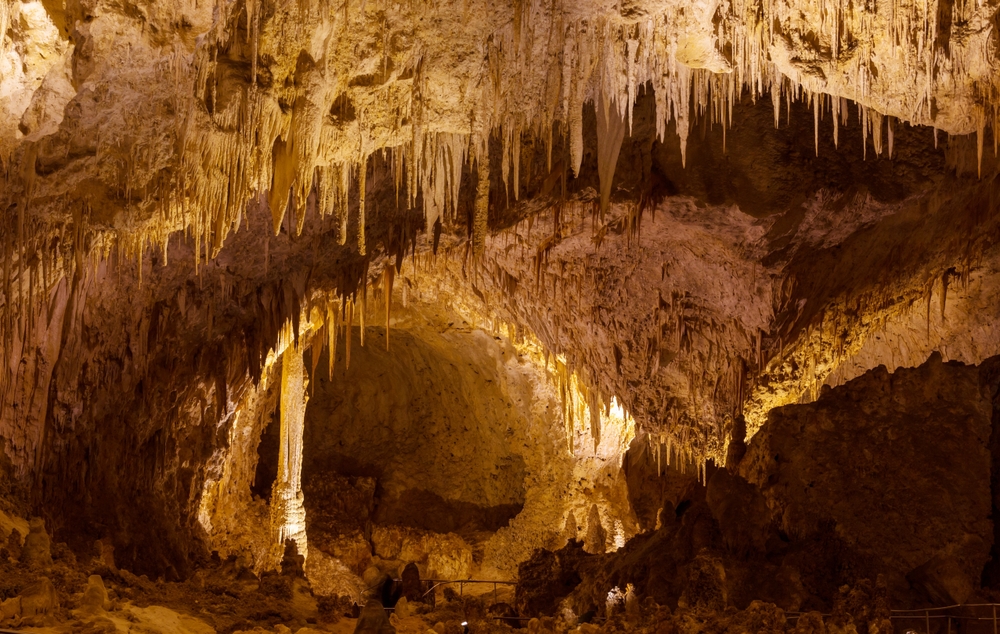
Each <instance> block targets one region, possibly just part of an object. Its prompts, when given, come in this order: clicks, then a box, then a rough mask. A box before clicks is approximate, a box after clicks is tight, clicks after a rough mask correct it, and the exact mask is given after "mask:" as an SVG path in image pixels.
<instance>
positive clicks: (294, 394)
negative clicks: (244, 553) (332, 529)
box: [271, 342, 308, 562]
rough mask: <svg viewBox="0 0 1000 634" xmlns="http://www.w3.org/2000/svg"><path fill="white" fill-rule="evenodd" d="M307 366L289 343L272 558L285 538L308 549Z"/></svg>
mask: <svg viewBox="0 0 1000 634" xmlns="http://www.w3.org/2000/svg"><path fill="white" fill-rule="evenodd" d="M307 382H308V379H306V367H305V363H304V362H303V360H302V351H301V350H299V349H298V348H297V347H296V345H295V344H294V343H291V342H290V343H288V345H287V347H286V348H285V351H284V352H283V353H282V355H281V444H280V447H279V450H278V451H279V453H278V477H277V480H276V481H275V483H274V488H273V489H272V492H271V534H272V535H273V539H274V548H275V555H276V558H275V561H276V562H277V561H280V560H281V556H282V554H283V553H284V544H285V541H286V540H289V539H290V540H292V541H294V542H295V545H296V547H297V548H298V552H299V554H300V555H303V556H306V554H307V553H308V543H307V541H306V509H305V506H304V505H303V497H302V432H303V429H304V426H305V416H306V401H307V400H308V393H307V392H306V384H307Z"/></svg>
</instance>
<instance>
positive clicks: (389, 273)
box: [382, 263, 396, 350]
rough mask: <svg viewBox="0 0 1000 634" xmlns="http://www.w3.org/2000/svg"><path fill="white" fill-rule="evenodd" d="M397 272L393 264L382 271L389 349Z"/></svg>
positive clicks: (387, 346) (386, 339)
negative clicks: (394, 284)
mask: <svg viewBox="0 0 1000 634" xmlns="http://www.w3.org/2000/svg"><path fill="white" fill-rule="evenodd" d="M395 274H396V269H395V268H393V266H392V264H391V263H389V264H386V265H385V271H384V272H383V273H382V276H383V277H382V280H383V281H382V288H383V291H384V295H385V349H386V350H388V349H389V322H390V320H391V318H392V283H393V278H394V276H395Z"/></svg>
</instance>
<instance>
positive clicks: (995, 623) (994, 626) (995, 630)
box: [993, 603, 997, 634]
mask: <svg viewBox="0 0 1000 634" xmlns="http://www.w3.org/2000/svg"><path fill="white" fill-rule="evenodd" d="M993 634H997V604H996V603H994V604H993Z"/></svg>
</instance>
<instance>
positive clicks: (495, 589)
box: [493, 581, 951, 634]
mask: <svg viewBox="0 0 1000 634" xmlns="http://www.w3.org/2000/svg"><path fill="white" fill-rule="evenodd" d="M497 602H498V601H497V582H496V581H494V582H493V603H497ZM948 634H951V632H949V633H948Z"/></svg>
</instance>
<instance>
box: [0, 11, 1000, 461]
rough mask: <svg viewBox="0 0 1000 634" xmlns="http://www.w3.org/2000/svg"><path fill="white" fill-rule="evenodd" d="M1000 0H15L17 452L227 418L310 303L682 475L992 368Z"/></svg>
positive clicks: (10, 402)
mask: <svg viewBox="0 0 1000 634" xmlns="http://www.w3.org/2000/svg"><path fill="white" fill-rule="evenodd" d="M998 6H1000V5H998V2H997V1H996V0H981V1H978V2H955V3H952V2H948V1H947V0H936V1H933V2H911V1H909V0H873V1H870V2H845V1H840V0H831V1H829V2H813V1H807V0H780V1H775V2H757V1H754V0H732V1H727V2H714V1H700V2H674V1H670V0H645V1H643V0H621V1H618V2H606V1H600V0H584V1H571V0H553V1H551V2H550V1H547V0H517V1H515V2H510V3H492V2H481V1H476V0H453V1H446V0H441V1H437V2H422V1H421V2H413V1H403V2H388V1H384V0H361V1H357V0H348V1H346V2H327V1H325V0H321V1H317V0H296V1H295V2H282V1H273V0H230V1H225V2H223V1H218V2H210V1H208V0H144V1H136V2H133V1H131V0H67V1H66V2H59V1H57V0H48V1H41V0H35V1H24V0H2V2H0V35H2V39H0V112H2V115H0V165H2V170H3V172H2V173H3V179H2V180H0V206H2V207H0V208H2V209H3V210H4V212H3V214H4V215H3V224H2V226H0V232H2V245H3V246H2V249H3V278H2V280H3V289H2V291H3V309H2V310H3V312H2V322H0V332H2V337H3V350H4V360H5V366H4V369H3V376H2V378H0V386H2V390H0V395H2V397H3V402H2V408H3V410H2V415H3V418H4V425H5V426H6V429H7V430H8V433H7V434H5V438H6V439H7V443H8V449H7V452H8V454H10V455H13V456H14V458H13V459H14V461H15V462H16V463H17V464H19V465H21V468H22V469H23V472H28V471H30V470H31V469H32V468H33V467H37V466H39V465H41V464H45V463H46V461H50V462H51V461H56V462H57V463H58V462H59V460H62V459H59V458H55V457H53V456H55V455H57V454H58V451H57V450H56V446H57V445H58V444H59V443H69V444H72V443H73V442H74V441H72V440H66V436H65V435H61V434H62V433H63V432H68V430H80V429H83V428H85V427H86V425H85V423H83V422H81V421H85V420H89V419H94V420H99V419H103V418H107V417H112V416H116V415H121V413H122V412H125V411H126V410H130V409H137V411H142V412H144V414H143V416H144V417H145V419H156V418H157V417H161V418H162V417H168V418H169V417H170V416H174V415H176V408H178V407H181V406H180V405H178V403H180V402H182V401H183V398H182V397H178V396H177V395H178V392H180V393H181V394H184V393H186V392H185V391H188V392H190V391H191V390H195V389H196V388H193V387H191V385H194V384H196V383H197V384H198V385H201V386H204V385H206V384H210V385H213V386H215V387H214V388H213V389H212V390H210V391H211V392H212V394H213V396H211V397H209V396H204V398H203V400H205V399H209V400H211V399H215V400H216V401H217V407H216V408H215V409H214V410H213V411H212V413H211V416H215V417H216V418H219V419H225V417H226V416H230V415H231V413H232V410H233V408H234V407H235V404H236V403H238V402H239V401H240V398H241V397H240V394H241V393H242V391H245V390H246V389H249V388H248V386H250V385H252V384H253V383H255V382H256V381H258V380H259V378H260V375H261V372H262V367H263V366H265V365H266V364H267V358H268V351H269V350H277V349H278V348H280V346H281V345H282V344H281V342H282V341H285V344H287V339H288V338H289V337H292V338H294V337H298V336H299V334H304V333H305V330H304V329H303V328H304V326H303V324H305V323H307V322H310V319H311V317H310V316H311V315H312V314H313V312H311V311H315V310H318V311H319V312H318V314H320V315H322V316H324V318H326V319H327V321H328V324H333V323H337V324H340V325H341V327H342V325H343V324H344V323H345V321H346V320H347V319H349V318H350V319H361V320H362V322H361V323H362V324H363V323H364V319H365V317H364V313H365V310H366V308H365V307H367V320H368V324H369V325H372V324H379V325H391V320H392V304H393V303H397V304H399V305H403V304H405V303H407V302H409V301H415V302H425V303H427V304H430V305H434V304H437V305H447V306H449V307H450V309H451V310H454V311H456V312H457V313H458V314H460V315H461V317H462V318H463V319H466V320H468V321H469V322H470V323H473V324H474V325H476V326H477V327H482V328H484V329H486V330H488V331H490V332H494V333H497V334H498V335H503V336H507V337H509V338H511V339H512V340H516V341H519V342H529V343H530V345H531V346H535V347H536V348H537V350H540V351H542V352H541V353H540V354H541V357H540V358H542V363H544V365H545V366H546V367H548V368H550V370H551V372H552V373H553V376H555V379H554V380H556V381H562V382H563V383H565V384H566V385H570V384H571V383H573V382H574V381H575V382H576V383H573V384H579V385H581V386H585V387H583V388H581V390H580V392H579V393H580V395H582V396H580V398H584V399H586V400H587V402H588V405H589V406H590V409H592V410H599V409H606V408H608V407H609V406H610V404H611V402H612V399H614V400H615V402H617V403H621V404H622V406H623V407H624V408H625V409H626V410H627V411H629V412H630V413H631V415H632V416H634V417H635V420H636V423H637V425H638V427H639V428H640V430H642V433H644V434H647V435H648V437H649V438H651V439H655V440H656V441H657V442H661V443H669V444H671V446H672V447H674V448H679V449H677V450H678V451H682V452H683V453H684V454H685V455H686V456H687V458H686V459H688V460H690V461H692V462H703V461H704V460H707V459H709V458H714V459H716V461H721V460H723V459H724V456H725V447H726V443H727V442H728V438H729V435H730V433H731V428H732V425H733V420H734V418H735V417H737V416H738V415H740V414H742V415H745V417H746V420H747V425H748V430H749V431H750V432H751V433H753V432H754V431H756V430H757V429H758V428H759V427H760V426H761V425H762V424H763V423H764V421H765V420H766V417H767V412H768V411H769V410H770V409H771V408H772V407H774V406H776V405H782V404H787V403H792V402H797V401H800V400H803V399H805V400H809V399H811V398H815V397H816V395H817V394H818V393H819V391H820V390H821V389H822V386H823V384H824V382H827V381H828V380H829V381H830V382H833V383H837V382H843V381H845V380H848V379H850V378H852V377H853V376H856V375H857V374H860V373H862V372H864V371H865V370H867V369H869V368H871V367H874V366H876V365H878V364H888V365H890V366H892V367H895V365H916V364H919V363H920V362H921V361H923V359H925V358H926V356H927V355H928V354H929V353H930V352H931V351H932V350H936V349H942V348H943V349H945V353H946V356H947V357H948V358H953V359H960V360H964V361H968V362H978V361H980V360H981V359H983V358H985V357H986V356H989V355H991V354H995V353H996V352H997V351H998V345H997V344H998V342H997V339H996V336H995V335H994V334H993V332H992V330H993V329H992V327H991V324H992V323H993V319H994V318H995V317H996V313H997V310H998V307H1000V302H998V301H997V299H998V295H997V293H998V292H1000V289H998V288H997V281H996V280H997V278H996V272H997V268H998V267H1000V255H998V252H997V249H996V242H997V236H998V234H997V229H998V227H997V218H996V215H997V214H996V212H997V211H998V206H1000V181H998V178H997V174H998V164H997V160H996V138H997V137H996V134H995V131H996V130H997V128H998V116H1000V60H998V56H1000V17H998ZM387 298H389V299H388V300H387ZM369 304H370V305H369ZM387 304H388V306H387ZM358 306H362V307H361V308H360V309H359V308H357V307H358ZM348 308H349V309H350V313H351V316H350V317H348V312H349V311H348ZM355 310H360V311H361V314H360V315H359V317H357V318H355V317H353V315H354V311H355ZM334 313H336V314H337V315H339V316H338V317H335V316H334ZM347 323H348V324H349V323H350V322H347ZM354 325H359V324H358V322H356V321H355V322H354ZM289 327H290V330H289ZM329 327H331V328H332V325H330V326H329ZM283 332H285V333H286V334H285V335H282V333H283ZM288 332H290V333H291V334H290V335H288V334H287V333H288ZM571 377H575V378H571ZM199 382H200V383H199ZM197 389H203V387H202V388H197ZM564 392H566V390H564ZM206 394H207V392H206ZM564 398H567V397H564ZM568 398H569V399H570V400H572V399H573V398H574V396H573V394H569V396H568ZM81 403H85V404H86V405H85V406H83V405H81ZM137 404H138V405H137ZM206 407H207V406H203V408H202V415H203V416H204V415H207V414H205V412H206V411H207V409H206ZM172 408H173V409H172ZM57 432H58V433H57ZM74 433H82V432H74ZM53 452H55V453H53ZM66 455H71V454H66ZM49 468H50V470H51V469H58V468H61V467H58V466H52V465H49Z"/></svg>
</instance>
